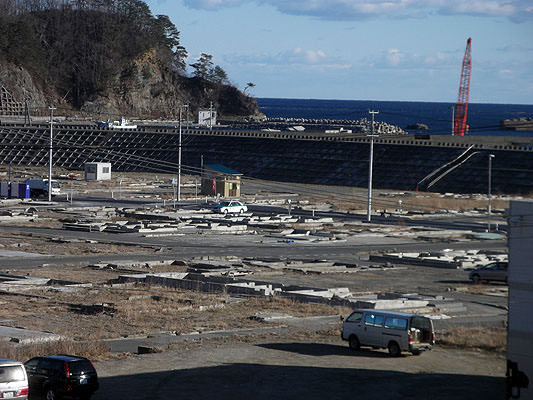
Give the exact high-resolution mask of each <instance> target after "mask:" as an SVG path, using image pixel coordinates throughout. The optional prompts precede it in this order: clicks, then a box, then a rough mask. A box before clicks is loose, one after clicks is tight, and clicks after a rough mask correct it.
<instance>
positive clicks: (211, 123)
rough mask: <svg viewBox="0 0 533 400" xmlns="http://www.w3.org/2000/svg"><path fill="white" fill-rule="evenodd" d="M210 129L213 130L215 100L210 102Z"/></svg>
mask: <svg viewBox="0 0 533 400" xmlns="http://www.w3.org/2000/svg"><path fill="white" fill-rule="evenodd" d="M209 130H210V131H212V130H213V102H212V101H211V102H209Z"/></svg>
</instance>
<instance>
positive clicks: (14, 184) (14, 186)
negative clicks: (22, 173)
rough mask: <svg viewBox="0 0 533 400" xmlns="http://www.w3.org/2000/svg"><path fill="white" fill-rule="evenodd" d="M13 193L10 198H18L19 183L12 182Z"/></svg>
mask: <svg viewBox="0 0 533 400" xmlns="http://www.w3.org/2000/svg"><path fill="white" fill-rule="evenodd" d="M10 186H11V193H10V194H9V198H10V199H18V197H19V184H18V183H14V182H12V183H11V185H10Z"/></svg>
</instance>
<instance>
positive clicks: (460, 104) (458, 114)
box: [453, 38, 472, 136]
mask: <svg viewBox="0 0 533 400" xmlns="http://www.w3.org/2000/svg"><path fill="white" fill-rule="evenodd" d="M471 75H472V38H468V40H467V41H466V50H465V56H464V58H463V68H462V70H461V81H460V82H459V96H458V98H457V104H456V105H455V120H454V122H453V134H454V136H464V134H465V128H466V113H467V111H468V95H469V93H470V76H471Z"/></svg>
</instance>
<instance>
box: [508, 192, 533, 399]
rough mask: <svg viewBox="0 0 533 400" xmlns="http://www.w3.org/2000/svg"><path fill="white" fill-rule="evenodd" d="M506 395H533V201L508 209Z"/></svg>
mask: <svg viewBox="0 0 533 400" xmlns="http://www.w3.org/2000/svg"><path fill="white" fill-rule="evenodd" d="M508 224H509V232H508V235H509V236H508V243H509V271H508V282H509V325H508V332H507V398H520V399H531V398H533V201H511V206H510V209H509V220H508Z"/></svg>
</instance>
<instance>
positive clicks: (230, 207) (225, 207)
mask: <svg viewBox="0 0 533 400" xmlns="http://www.w3.org/2000/svg"><path fill="white" fill-rule="evenodd" d="M213 211H214V212H217V213H221V214H224V215H227V214H242V213H245V212H247V211H248V207H247V206H246V204H244V203H241V202H240V201H237V200H228V201H221V202H220V203H218V204H216V205H215V206H213Z"/></svg>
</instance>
